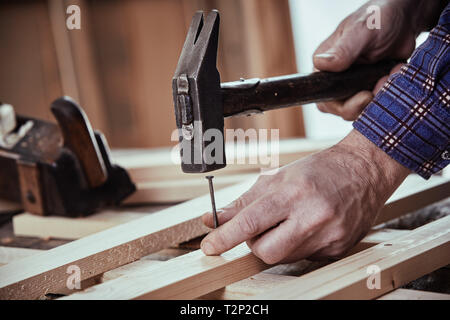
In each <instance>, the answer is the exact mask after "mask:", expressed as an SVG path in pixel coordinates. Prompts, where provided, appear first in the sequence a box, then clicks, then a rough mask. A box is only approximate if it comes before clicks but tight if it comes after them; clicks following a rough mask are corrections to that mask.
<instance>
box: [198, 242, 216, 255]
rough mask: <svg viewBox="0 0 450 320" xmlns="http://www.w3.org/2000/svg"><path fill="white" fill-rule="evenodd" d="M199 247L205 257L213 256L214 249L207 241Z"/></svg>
mask: <svg viewBox="0 0 450 320" xmlns="http://www.w3.org/2000/svg"><path fill="white" fill-rule="evenodd" d="M201 246H202V251H203V252H204V253H205V254H206V255H212V254H214V247H213V246H212V244H211V243H210V242H209V241H203V242H202V245H201Z"/></svg>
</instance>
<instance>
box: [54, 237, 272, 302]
mask: <svg viewBox="0 0 450 320" xmlns="http://www.w3.org/2000/svg"><path fill="white" fill-rule="evenodd" d="M180 266H183V267H182V268H180ZM266 268H268V266H267V265H265V264H264V263H263V262H262V261H261V260H260V259H258V258H257V257H255V256H254V255H253V254H251V253H250V249H249V248H248V247H247V246H246V244H245V243H243V244H241V245H239V246H237V247H235V248H233V249H231V250H229V251H227V252H225V253H223V254H222V255H221V256H205V255H204V254H203V252H202V251H201V250H197V251H194V252H192V253H189V254H186V255H183V256H181V257H178V258H174V259H172V260H169V261H167V262H165V263H164V264H163V265H161V266H159V265H155V266H154V267H153V268H148V269H147V270H145V271H141V272H137V273H135V274H133V277H130V276H129V275H128V276H127V277H126V278H118V279H116V280H113V281H109V282H106V283H103V284H101V285H98V286H95V287H93V288H91V289H90V290H88V291H83V292H80V293H76V294H73V295H70V296H68V297H65V298H63V299H65V300H76V299H96V298H98V297H100V296H101V297H102V299H193V298H196V297H199V296H202V295H204V294H206V293H208V292H211V291H214V290H217V289H220V288H222V287H224V286H226V285H228V284H230V283H233V282H236V281H239V280H242V279H245V278H247V277H249V276H252V275H254V274H256V273H259V272H261V271H263V270H264V269H266Z"/></svg>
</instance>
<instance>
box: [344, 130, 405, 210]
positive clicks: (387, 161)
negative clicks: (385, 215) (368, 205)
mask: <svg viewBox="0 0 450 320" xmlns="http://www.w3.org/2000/svg"><path fill="white" fill-rule="evenodd" d="M335 148H338V149H340V150H342V151H344V152H346V153H348V154H349V155H350V156H351V163H349V164H347V165H350V166H351V167H352V169H353V170H355V171H356V172H357V174H358V175H360V176H361V178H363V179H366V180H367V182H368V183H369V184H370V186H371V187H372V189H373V192H374V194H373V196H374V197H376V198H378V199H377V200H379V201H381V202H382V203H384V202H386V201H387V199H388V198H389V197H390V196H391V194H392V193H393V192H394V191H395V190H396V189H397V187H398V186H399V185H400V184H401V183H402V182H403V180H405V178H406V177H407V176H408V174H410V173H411V171H410V170H409V169H408V168H406V167H404V166H402V165H401V164H400V163H398V162H397V161H396V160H394V159H392V158H391V157H390V156H389V155H387V154H386V153H385V152H384V151H383V150H381V149H380V148H379V147H378V146H376V145H375V144H374V143H373V142H371V141H370V140H368V139H367V138H366V137H364V136H363V135H362V134H361V133H359V132H358V131H357V130H352V131H351V132H350V133H349V134H348V135H347V136H346V137H345V138H344V139H343V140H342V141H340V142H339V143H338V144H337V145H336V146H335Z"/></svg>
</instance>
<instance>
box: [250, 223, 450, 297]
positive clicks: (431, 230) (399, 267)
mask: <svg viewBox="0 0 450 320" xmlns="http://www.w3.org/2000/svg"><path fill="white" fill-rule="evenodd" d="M449 263H450V216H447V217H445V218H442V219H440V220H437V221H434V222H431V223H429V224H427V225H425V226H422V227H420V228H417V229H415V230H413V231H411V232H410V233H408V234H407V235H405V236H402V237H400V238H396V239H393V240H391V241H388V242H385V243H381V244H378V245H376V246H374V247H372V248H369V249H367V250H364V251H362V252H360V253H357V254H355V255H352V256H350V257H347V258H344V259H342V260H340V261H338V262H335V263H332V264H330V265H328V266H326V267H323V268H321V269H319V270H316V271H313V272H311V273H309V274H307V275H304V276H302V277H300V278H298V279H296V280H293V281H290V282H289V283H288V284H286V285H280V286H278V287H276V288H274V289H273V290H270V291H268V292H267V293H264V294H261V295H257V296H255V297H254V298H255V299H373V298H377V297H379V296H381V295H383V294H385V293H388V292H389V291H392V290H394V289H396V288H398V287H400V286H402V285H404V284H406V283H408V282H410V281H412V280H415V279H417V278H419V277H420V276H422V275H424V274H427V273H430V272H432V271H434V270H436V269H438V268H440V267H443V266H445V265H447V264H449ZM372 265H376V266H377V267H378V268H379V269H380V271H381V273H380V288H379V289H372V290H371V289H368V287H367V279H368V277H369V274H368V273H367V267H368V266H372Z"/></svg>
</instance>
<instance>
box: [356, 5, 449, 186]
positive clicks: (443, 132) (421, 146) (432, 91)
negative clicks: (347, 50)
mask: <svg viewBox="0 0 450 320" xmlns="http://www.w3.org/2000/svg"><path fill="white" fill-rule="evenodd" d="M449 29H450V5H447V7H446V8H445V9H444V11H443V13H442V14H441V17H440V19H439V22H438V25H437V26H436V27H435V28H434V29H433V30H432V31H431V32H430V34H429V36H428V38H427V40H426V41H425V42H424V43H423V44H422V45H421V46H420V47H418V48H417V49H416V50H415V51H414V53H413V55H412V57H411V59H410V62H409V63H408V64H406V65H404V66H403V67H402V69H401V70H400V71H399V72H397V73H395V74H393V75H392V76H391V77H390V78H389V80H388V81H387V82H386V84H385V85H384V87H383V88H382V89H381V90H380V91H379V92H378V93H377V95H376V96H375V98H374V99H373V100H372V102H371V103H370V104H369V105H368V106H367V107H366V109H365V110H364V111H363V113H362V114H361V115H360V116H359V118H358V119H357V120H356V121H355V122H354V123H353V127H354V128H355V129H356V130H358V131H359V132H360V133H362V134H363V135H364V136H365V137H367V138H368V139H369V140H370V141H372V142H373V143H375V144H376V145H377V146H378V147H379V148H381V149H382V150H384V151H385V152H386V153H387V154H388V155H389V156H391V157H392V158H393V159H395V160H396V161H398V162H399V163H401V164H402V165H403V166H405V167H407V168H409V169H411V170H412V171H415V172H417V173H418V174H419V175H421V176H422V177H424V178H425V179H428V178H429V177H430V176H431V175H432V174H433V173H436V172H438V171H440V170H441V169H443V168H444V167H445V166H447V165H448V164H449V163H450V149H449V141H450V89H449V87H450V85H449V84H450V72H449V69H450V68H449V67H450V66H449V62H450V32H449Z"/></svg>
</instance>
